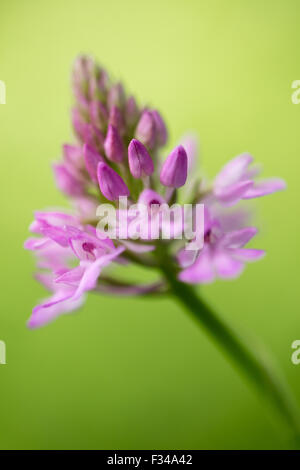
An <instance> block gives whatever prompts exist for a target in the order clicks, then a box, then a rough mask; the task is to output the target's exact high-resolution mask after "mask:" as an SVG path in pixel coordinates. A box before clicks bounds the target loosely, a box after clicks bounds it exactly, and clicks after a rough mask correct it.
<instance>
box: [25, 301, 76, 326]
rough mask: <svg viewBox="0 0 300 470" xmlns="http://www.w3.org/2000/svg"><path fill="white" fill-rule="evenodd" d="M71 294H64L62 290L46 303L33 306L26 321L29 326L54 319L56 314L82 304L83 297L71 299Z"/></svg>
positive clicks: (42, 323)
mask: <svg viewBox="0 0 300 470" xmlns="http://www.w3.org/2000/svg"><path fill="white" fill-rule="evenodd" d="M71 296H72V293H69V294H67V295H66V294H65V293H64V292H59V293H56V294H54V296H53V297H52V298H50V299H48V301H47V302H46V303H44V304H41V305H38V306H37V307H35V308H34V309H33V311H32V315H31V317H30V319H29V321H28V326H29V328H38V327H40V326H43V325H45V324H46V323H49V322H50V321H52V320H54V319H55V318H56V317H57V316H58V315H61V314H63V313H68V312H71V311H73V310H76V309H78V308H79V307H80V306H81V305H82V303H83V301H84V297H80V298H77V299H76V300H73V299H72V298H71Z"/></svg>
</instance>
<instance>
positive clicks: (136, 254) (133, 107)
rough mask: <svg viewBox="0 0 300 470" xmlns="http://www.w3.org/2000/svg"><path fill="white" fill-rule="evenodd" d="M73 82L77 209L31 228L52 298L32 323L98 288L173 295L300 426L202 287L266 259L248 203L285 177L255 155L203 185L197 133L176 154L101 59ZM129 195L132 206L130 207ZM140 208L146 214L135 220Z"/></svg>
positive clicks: (67, 167)
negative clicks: (119, 273)
mask: <svg viewBox="0 0 300 470" xmlns="http://www.w3.org/2000/svg"><path fill="white" fill-rule="evenodd" d="M72 86H73V92H74V97H75V104H74V108H73V110H72V112H71V117H72V125H73V129H74V141H73V142H72V143H70V144H69V143H68V144H64V145H63V150H62V160H61V162H59V163H55V164H54V167H53V169H54V177H55V181H56V185H57V187H58V189H59V190H60V191H62V192H63V193H64V194H65V195H66V196H67V197H68V198H69V200H70V202H71V207H72V209H71V210H70V211H65V210H61V211H57V210H55V211H46V212H36V213H35V219H34V221H33V223H32V224H31V226H30V231H31V232H32V233H33V234H34V235H35V236H34V237H31V238H29V239H28V240H27V241H26V242H25V248H27V249H29V250H32V251H34V253H35V254H36V257H37V267H38V270H39V272H38V274H37V275H36V279H37V280H38V281H39V282H41V283H42V284H43V285H44V286H45V287H46V288H47V289H48V290H49V291H50V296H49V297H48V298H47V299H45V300H44V301H42V302H41V303H40V304H39V305H38V306H36V307H35V308H34V309H33V312H32V315H31V317H30V319H29V323H28V325H29V327H30V328H37V327H40V326H42V325H45V324H47V323H48V322H50V321H52V320H54V319H55V318H57V317H58V316H60V315H61V314H64V313H69V312H71V311H73V310H75V309H78V308H79V307H80V306H81V305H82V303H83V302H84V299H85V296H86V293H87V292H88V291H94V292H101V293H106V294H111V293H114V294H115V295H118V296H122V295H135V296H149V295H151V296H154V295H169V296H171V297H173V298H175V299H177V301H179V303H180V304H181V305H182V306H183V307H184V308H185V309H186V310H187V311H188V312H189V313H190V314H191V315H192V316H193V317H194V318H195V319H196V320H197V322H198V323H199V324H200V325H201V326H202V327H204V328H205V329H206V330H207V331H208V332H209V333H210V334H211V335H212V336H213V337H214V338H215V340H216V341H217V342H218V343H219V344H220V345H221V346H222V347H223V348H224V349H225V350H226V351H227V353H228V354H229V355H230V356H231V357H232V359H233V360H234V361H235V362H237V363H238V364H239V366H241V369H242V370H243V371H244V373H246V374H247V375H248V376H249V377H250V378H251V379H252V380H253V381H254V382H255V383H256V384H257V385H258V386H259V388H260V389H261V390H262V391H263V392H264V393H265V394H266V396H267V397H268V399H269V400H270V401H272V402H273V404H274V405H275V406H276V407H277V408H278V409H279V411H280V412H281V413H282V415H283V416H284V417H285V418H286V420H287V421H288V423H289V424H290V425H291V426H292V427H293V429H294V430H295V429H296V428H297V426H298V422H297V420H296V415H295V413H294V410H293V408H292V398H291V397H290V395H289V393H288V392H283V390H282V388H280V387H279V386H278V382H277V378H276V377H274V375H273V373H271V372H270V370H269V369H268V367H267V366H266V365H265V363H264V362H263V361H261V360H260V358H259V357H258V355H257V353H256V352H255V351H254V352H253V351H251V350H250V349H249V347H248V346H246V344H245V343H244V342H243V341H242V340H241V339H240V338H239V337H238V336H237V335H236V334H235V333H234V331H233V330H232V329H231V328H230V327H229V326H228V325H227V324H225V323H224V322H223V320H221V319H220V318H219V317H218V315H217V314H216V313H215V312H214V311H213V310H212V309H211V308H209V307H208V306H207V305H206V303H205V302H204V301H203V300H202V298H201V297H200V296H199V295H198V293H197V291H196V290H195V287H194V284H203V283H210V282H213V281H215V280H216V279H230V278H236V277H237V276H239V275H240V274H241V273H242V271H243V269H244V267H245V265H246V263H248V262H253V261H257V260H259V259H261V258H262V257H263V256H264V254H265V253H264V251H263V250H262V249H257V248H252V247H251V248H249V247H248V246H247V244H248V242H249V241H250V240H253V239H254V238H255V236H256V234H257V232H258V230H257V228H256V227H253V226H248V225H247V223H245V217H243V216H241V210H240V205H243V204H246V200H247V199H252V198H257V197H261V196H264V195H267V194H271V193H274V192H276V191H280V190H282V189H284V188H285V183H284V182H283V181H282V180H281V179H279V178H276V179H266V180H261V181H259V180H257V177H258V175H259V169H258V168H257V167H255V166H252V161H253V158H252V157H251V156H250V155H249V154H242V155H240V156H238V157H236V158H234V159H233V160H231V161H230V162H229V163H227V164H226V165H225V166H224V167H223V169H222V170H221V171H220V173H219V174H218V175H217V176H216V178H215V179H214V181H213V182H212V183H206V182H205V183H204V182H203V180H202V179H201V178H198V179H197V177H196V175H195V158H196V151H195V149H196V148H197V144H196V142H195V140H194V137H193V136H186V137H185V138H184V139H182V141H181V142H180V143H179V145H177V146H176V147H175V148H173V149H171V150H170V151H169V152H167V151H166V150H165V148H164V147H165V145H166V143H167V138H168V133H167V127H166V124H165V122H164V119H163V117H162V115H161V114H160V113H159V112H158V111H157V110H156V109H150V108H149V107H143V106H139V105H138V104H137V101H136V100H135V98H134V97H133V96H132V95H127V93H126V91H125V89H124V87H123V85H122V84H121V83H114V82H113V81H112V80H111V79H110V77H109V75H108V73H107V72H106V70H105V69H104V68H102V67H100V66H99V65H97V63H95V61H94V60H93V59H92V58H90V57H86V56H83V57H79V58H78V59H77V60H76V62H75V65H74V70H73V74H72ZM184 197H187V200H186V201H184V200H183V198H184ZM124 198H125V199H126V204H127V205H126V208H125V209H124V207H123V206H121V205H120V204H119V201H120V200H122V201H123V200H124ZM184 203H186V204H187V205H188V206H189V212H188V214H189V216H190V217H192V216H195V215H197V214H200V212H201V211H200V209H201V207H202V209H203V211H202V214H203V218H201V217H200V218H199V220H200V221H202V222H201V223H200V226H199V224H198V225H197V226H196V232H192V236H190V237H186V238H184V236H181V235H183V234H184V235H186V231H185V229H186V226H187V224H188V222H189V221H187V220H186V217H185V215H184V214H185V211H184V209H185V207H184ZM108 204H110V206H111V214H117V215H118V220H117V224H115V226H114V227H113V228H114V230H113V231H109V230H108V231H107V230H106V228H105V224H104V225H101V226H100V228H99V219H98V217H97V215H98V214H99V212H98V207H100V206H101V205H105V207H107V205H108ZM168 205H169V206H171V205H172V207H173V206H174V207H175V206H176V207H175V208H174V211H175V209H176V210H177V215H178V216H177V217H176V220H175V219H174V220H172V222H171V224H170V227H171V229H170V230H167V228H168V227H167V222H166V218H165V212H163V211H162V208H166V207H167V208H168ZM137 206H143V208H144V211H143V212H142V213H139V214H138V216H137V217H136V219H135V216H136V207H137ZM199 208H200V209H199ZM134 219H135V220H134ZM106 222H108V223H109V222H110V219H109V218H108V219H107V220H106ZM133 222H134V224H135V231H134V236H130V234H129V232H130V230H129V228H128V226H130V224H132V223H133ZM148 222H150V228H149V226H148ZM151 223H152V225H151ZM128 224H129V225H128ZM138 226H139V227H138ZM153 228H154V230H152V229H153ZM200 232H201V234H202V242H201V243H200V244H199V243H198V238H199V237H198V235H199V233H200ZM137 233H138V234H139V237H138V236H137ZM124 234H125V235H124ZM168 234H169V235H168ZM196 240H197V243H195V241H196ZM116 264H118V265H119V266H120V269H123V270H126V269H128V266H129V265H130V264H137V265H140V266H143V267H145V268H146V269H152V270H155V271H156V272H157V274H158V279H157V281H156V282H154V283H152V284H148V285H144V284H143V285H141V284H139V283H130V282H125V281H123V280H120V279H118V278H117V277H116V275H114V273H113V270H112V267H113V265H116ZM107 267H109V268H110V269H109V273H110V274H109V275H108V274H107Z"/></svg>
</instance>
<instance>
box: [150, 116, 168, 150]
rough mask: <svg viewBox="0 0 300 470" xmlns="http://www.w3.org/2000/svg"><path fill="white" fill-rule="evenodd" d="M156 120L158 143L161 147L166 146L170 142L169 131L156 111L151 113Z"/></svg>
mask: <svg viewBox="0 0 300 470" xmlns="http://www.w3.org/2000/svg"><path fill="white" fill-rule="evenodd" d="M151 114H152V116H153V118H154V122H155V129H156V142H157V144H158V145H159V146H162V145H165V144H166V143H167V140H168V131H167V127H166V125H165V122H164V120H163V118H162V117H161V115H160V114H159V112H158V111H156V110H155V109H154V110H153V111H151Z"/></svg>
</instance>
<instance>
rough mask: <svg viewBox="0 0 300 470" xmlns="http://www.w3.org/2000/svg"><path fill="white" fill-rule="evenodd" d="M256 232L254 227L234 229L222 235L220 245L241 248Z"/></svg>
mask: <svg viewBox="0 0 300 470" xmlns="http://www.w3.org/2000/svg"><path fill="white" fill-rule="evenodd" d="M256 234H257V229H256V228H255V227H246V228H242V229H240V230H234V231H233V232H228V233H226V234H225V235H224V237H223V240H222V242H221V244H222V246H224V247H228V248H230V249H235V248H241V247H243V246H244V245H246V243H248V242H249V241H250V240H251V238H253V237H254V235H256Z"/></svg>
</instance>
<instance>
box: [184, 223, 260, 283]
mask: <svg viewBox="0 0 300 470" xmlns="http://www.w3.org/2000/svg"><path fill="white" fill-rule="evenodd" d="M256 233H257V229H256V228H255V227H245V228H241V229H239V230H233V231H228V232H224V231H223V230H222V228H221V224H220V222H219V221H218V220H217V219H210V216H209V215H208V214H206V227H205V234H204V247H203V248H202V250H201V251H199V252H198V253H190V252H187V250H184V251H182V252H181V253H179V262H180V263H181V265H183V266H186V265H188V266H187V267H185V269H183V271H181V273H180V275H179V278H180V280H182V281H183V282H188V283H191V284H198V283H199V284H203V283H210V282H212V281H214V280H215V279H216V278H222V279H233V278H235V277H237V276H239V275H240V274H241V273H242V271H243V269H244V266H245V263H247V262H251V261H257V260H259V259H261V258H262V257H263V256H264V254H265V252H264V251H263V250H257V249H252V248H244V247H245V245H246V244H247V243H248V242H249V241H250V240H251V239H252V238H253V237H254V236H255V235H256ZM188 257H189V258H190V263H189V261H188V260H189V258H188Z"/></svg>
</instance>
